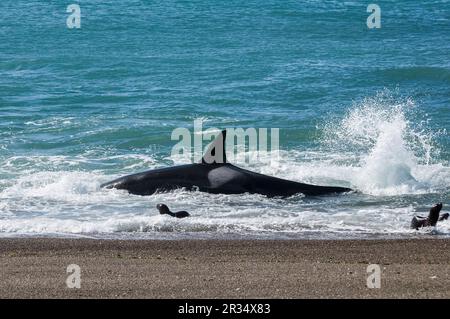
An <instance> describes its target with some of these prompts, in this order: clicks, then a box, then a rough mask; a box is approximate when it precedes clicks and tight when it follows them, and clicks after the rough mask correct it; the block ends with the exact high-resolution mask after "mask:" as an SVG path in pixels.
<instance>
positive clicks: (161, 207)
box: [156, 204, 191, 218]
mask: <svg viewBox="0 0 450 319" xmlns="http://www.w3.org/2000/svg"><path fill="white" fill-rule="evenodd" d="M156 208H158V210H159V213H160V214H161V215H164V214H166V215H170V216H172V217H176V218H185V217H189V216H191V215H189V213H188V212H186V211H184V210H183V211H180V212H176V213H173V212H171V211H170V209H169V207H167V205H165V204H158V205H156Z"/></svg>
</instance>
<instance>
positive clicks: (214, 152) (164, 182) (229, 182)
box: [101, 131, 352, 197]
mask: <svg viewBox="0 0 450 319" xmlns="http://www.w3.org/2000/svg"><path fill="white" fill-rule="evenodd" d="M225 139H226V131H222V133H220V134H219V135H218V136H217V137H216V139H215V140H214V141H213V142H212V143H211V144H210V145H209V147H208V149H207V151H206V152H205V154H204V155H203V158H202V161H201V163H196V164H187V165H180V166H174V167H167V168H160V169H154V170H151V171H147V172H143V173H138V174H133V175H129V176H125V177H121V178H118V179H116V180H113V181H111V182H108V183H105V184H103V185H101V187H106V188H116V189H125V190H127V191H128V192H129V193H131V194H135V195H152V194H154V193H155V192H157V191H171V190H174V189H179V188H184V189H187V190H199V191H201V192H208V193H213V194H243V193H250V194H262V195H266V196H268V197H274V196H280V197H287V196H292V195H295V194H298V193H302V194H304V195H306V196H308V195H312V196H314V195H326V194H333V193H346V192H350V191H352V190H351V189H349V188H345V187H332V186H316V185H309V184H303V183H298V182H294V181H289V180H285V179H281V178H276V177H271V176H267V175H262V174H258V173H255V172H251V171H248V170H245V169H242V168H239V167H236V166H234V165H232V164H230V163H227V158H226V152H225Z"/></svg>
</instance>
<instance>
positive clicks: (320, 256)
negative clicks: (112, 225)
mask: <svg viewBox="0 0 450 319" xmlns="http://www.w3.org/2000/svg"><path fill="white" fill-rule="evenodd" d="M449 249H450V240H445V239H413V240H339V241H330V240H318V241H317V240H289V241H285V240H275V241H266V240H256V241H254V240H253V241H245V240H188V241H181V240H176V241H158V240H138V241H132V240H126V241H119V240H91V239H49V238H47V239H46V238H42V239H39V238H28V239H0V264H1V270H0V298H80V297H81V298H390V297H394V298H449V297H450V250H449ZM69 264H78V265H79V266H80V267H81V288H80V289H69V288H67V286H66V278H67V276H68V274H67V273H66V268H67V266H68V265H69ZM369 264H379V265H380V266H381V270H382V274H381V278H382V279H381V288H380V289H369V288H367V286H366V279H367V276H368V274H367V273H366V269H367V266H368V265H369Z"/></svg>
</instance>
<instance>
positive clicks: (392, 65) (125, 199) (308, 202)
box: [0, 0, 450, 238]
mask: <svg viewBox="0 0 450 319" xmlns="http://www.w3.org/2000/svg"><path fill="white" fill-rule="evenodd" d="M72 2H73V3H77V4H79V5H80V7H81V28H80V29H69V28H68V27H67V26H66V18H67V17H68V15H69V14H68V13H66V7H67V5H68V4H70V1H69V2H61V1H37V0H30V1H13V0H2V1H1V2H0V236H2V237H9V236H41V235H45V236H87V237H96V238H237V237H239V238H241V237H243V238H393V237H399V236H400V237H403V236H406V237H425V238H426V237H430V236H444V237H448V236H450V221H446V222H441V223H439V224H438V226H437V227H436V228H435V229H432V230H424V231H420V232H415V231H411V230H409V228H408V226H409V222H410V220H411V218H412V216H413V215H414V214H419V213H420V214H426V212H427V211H428V210H429V208H430V206H431V205H432V204H434V203H436V202H443V203H444V210H446V211H448V207H449V206H448V205H449V204H450V186H449V180H450V163H449V160H450V151H449V147H450V138H449V134H448V130H449V129H450V1H447V0H431V1H377V2H376V3H377V4H378V5H379V6H380V8H381V28H380V29H368V27H367V25H366V19H367V17H368V15H369V13H367V12H366V7H367V5H368V3H366V2H364V1H347V2H346V1H312V0H310V1H291V0H283V1H274V0H268V1H256V0H248V1H233V0H231V1H216V0H191V1H181V0H180V1H170V0H165V1H159V0H155V1H138V0H130V1H122V2H120V1H111V0H101V1H100V0H79V1H76V0H73V1H72ZM199 119H202V120H203V121H204V123H203V125H204V128H209V127H217V128H227V127H228V128H238V127H242V128H248V127H255V128H279V129H280V148H281V151H280V164H279V165H278V166H276V167H274V166H273V165H271V164H270V161H268V160H264V159H265V158H266V159H267V158H269V157H270V155H271V154H270V153H262V152H261V154H259V155H260V157H261V159H262V160H261V161H259V162H257V163H252V162H251V163H247V164H246V165H244V166H245V167H246V168H248V169H251V170H254V171H257V172H262V173H264V174H268V175H273V176H277V177H281V178H287V179H291V180H296V181H301V182H306V183H314V184H321V185H336V186H346V187H352V188H354V189H356V190H357V191H358V192H357V193H353V194H346V195H341V196H327V197H320V198H305V197H302V196H294V197H292V198H288V199H281V198H275V199H269V198H266V197H264V196H258V195H249V194H243V195H211V194H204V193H200V192H187V191H184V190H177V191H174V192H170V193H162V194H157V195H154V196H149V197H141V196H134V195H130V194H127V193H125V192H123V191H117V190H104V189H100V187H99V186H100V184H101V183H103V182H106V181H109V180H111V179H113V178H116V177H119V176H122V175H126V174H131V173H135V172H139V171H144V170H147V169H152V168H157V167H165V166H170V165H175V164H178V160H176V159H175V160H174V159H171V157H170V153H171V149H172V147H173V145H174V144H175V142H174V141H172V140H171V133H172V131H173V130H174V129H175V128H178V127H186V128H188V129H192V126H193V122H194V120H199ZM160 202H163V203H167V204H168V205H169V206H170V207H171V208H172V209H173V210H187V211H189V212H190V213H191V215H192V217H191V218H187V219H183V220H176V219H173V218H170V217H168V216H161V215H159V214H158V212H157V210H156V209H155V205H156V204H157V203H160Z"/></svg>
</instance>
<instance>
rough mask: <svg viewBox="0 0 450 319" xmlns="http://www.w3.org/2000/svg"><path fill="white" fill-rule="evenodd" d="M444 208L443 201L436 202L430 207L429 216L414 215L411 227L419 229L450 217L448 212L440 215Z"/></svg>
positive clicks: (434, 224)
mask: <svg viewBox="0 0 450 319" xmlns="http://www.w3.org/2000/svg"><path fill="white" fill-rule="evenodd" d="M441 209H442V203H439V204H436V205H434V206H433V207H431V209H430V213H429V214H428V217H424V216H414V217H413V219H412V221H411V228H413V229H416V230H418V229H419V228H421V227H429V226H432V227H434V226H436V224H437V222H438V221H442V220H446V219H448V217H449V214H448V213H445V214H442V215H440V216H439V213H440V211H441Z"/></svg>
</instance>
